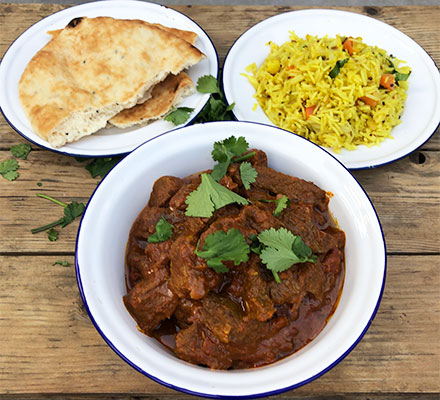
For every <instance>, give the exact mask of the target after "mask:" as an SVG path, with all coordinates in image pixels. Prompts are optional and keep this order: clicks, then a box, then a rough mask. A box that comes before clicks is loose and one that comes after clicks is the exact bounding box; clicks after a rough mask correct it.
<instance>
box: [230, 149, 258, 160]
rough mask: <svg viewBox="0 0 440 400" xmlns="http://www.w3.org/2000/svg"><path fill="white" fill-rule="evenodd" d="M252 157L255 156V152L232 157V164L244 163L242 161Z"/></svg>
mask: <svg viewBox="0 0 440 400" xmlns="http://www.w3.org/2000/svg"><path fill="white" fill-rule="evenodd" d="M254 155H255V151H252V152H250V153H248V154H245V155H244V156H241V157H234V158H233V159H232V162H240V161H244V160H249V158H252V157H253V156H254Z"/></svg>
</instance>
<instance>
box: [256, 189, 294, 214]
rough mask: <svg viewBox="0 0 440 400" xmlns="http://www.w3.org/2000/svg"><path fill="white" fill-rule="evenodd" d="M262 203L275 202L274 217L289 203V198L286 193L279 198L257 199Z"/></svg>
mask: <svg viewBox="0 0 440 400" xmlns="http://www.w3.org/2000/svg"><path fill="white" fill-rule="evenodd" d="M258 201H261V202H262V203H275V210H274V212H273V215H274V216H275V217H279V216H280V214H281V212H282V211H283V210H284V209H285V208H286V207H288V206H289V205H290V199H289V198H288V197H287V196H286V195H284V194H283V195H282V196H281V197H279V198H276V199H273V200H270V199H259V200H258Z"/></svg>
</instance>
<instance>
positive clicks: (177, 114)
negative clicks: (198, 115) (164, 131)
mask: <svg viewBox="0 0 440 400" xmlns="http://www.w3.org/2000/svg"><path fill="white" fill-rule="evenodd" d="M193 111H194V108H190V107H177V108H176V109H175V110H173V111H171V112H170V113H169V114H168V115H167V116H166V117H165V118H164V119H165V121H168V122H172V123H173V124H174V125H181V124H184V123H185V122H186V121H188V119H189V117H190V115H191V113H192V112H193Z"/></svg>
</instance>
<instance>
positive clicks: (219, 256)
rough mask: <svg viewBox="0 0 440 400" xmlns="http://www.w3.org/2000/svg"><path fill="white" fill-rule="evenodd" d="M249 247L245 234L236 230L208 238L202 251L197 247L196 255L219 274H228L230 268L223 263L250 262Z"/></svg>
mask: <svg viewBox="0 0 440 400" xmlns="http://www.w3.org/2000/svg"><path fill="white" fill-rule="evenodd" d="M249 251H250V249H249V245H248V244H247V243H246V239H245V237H244V236H243V234H242V233H241V232H240V231H239V230H238V229H235V228H232V229H229V230H228V232H226V233H225V232H224V231H217V232H214V233H211V234H210V235H208V236H206V239H205V243H204V245H203V248H202V249H201V250H199V249H198V246H197V247H196V249H195V251H194V253H195V254H196V255H197V256H199V257H202V258H204V259H205V260H206V263H207V264H208V267H211V268H213V269H214V270H215V272H217V273H225V272H228V271H229V269H228V267H227V266H226V265H225V264H223V261H233V262H234V265H239V264H240V263H242V262H246V261H247V260H248V258H249V257H248V254H249Z"/></svg>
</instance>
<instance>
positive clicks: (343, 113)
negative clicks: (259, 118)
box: [243, 32, 411, 152]
mask: <svg viewBox="0 0 440 400" xmlns="http://www.w3.org/2000/svg"><path fill="white" fill-rule="evenodd" d="M268 44H269V45H270V54H269V55H268V56H267V58H266V59H265V60H264V62H263V64H262V65H261V66H260V67H259V68H258V67H257V65H256V64H255V63H253V64H251V65H249V66H248V67H247V68H246V71H247V74H243V75H245V76H246V77H247V78H248V79H249V81H250V83H251V84H252V85H253V87H254V88H255V91H256V93H255V95H254V96H255V98H256V100H257V102H258V104H259V105H260V107H261V108H262V109H263V110H264V112H265V113H266V115H267V116H268V118H269V119H270V120H271V121H272V123H274V124H275V125H277V126H279V127H281V128H283V129H286V130H288V131H291V132H294V133H296V134H298V135H301V136H303V137H305V138H307V139H309V140H311V141H312V142H314V143H316V144H318V145H320V146H324V147H329V148H331V149H333V150H334V151H335V152H340V151H341V149H342V148H345V149H348V150H353V149H355V148H356V146H358V145H366V146H373V145H379V144H380V143H381V142H382V141H383V140H384V139H385V138H391V137H392V136H391V130H392V129H393V127H395V126H396V125H398V124H399V123H400V119H399V118H400V115H401V113H402V111H403V107H404V104H405V100H406V91H407V89H408V82H407V78H408V77H409V75H410V73H411V71H410V68H409V67H399V65H400V64H401V63H403V61H401V60H398V59H396V58H394V57H393V56H391V55H387V53H386V51H385V50H382V49H380V48H378V47H373V46H368V45H366V44H365V43H363V42H362V38H352V37H348V38H346V37H343V36H339V35H337V36H336V37H335V38H328V37H327V36H325V37H323V38H318V37H316V36H310V35H307V36H306V37H305V39H302V38H299V37H298V36H297V35H295V33H294V32H290V41H288V42H285V43H283V44H282V45H281V46H278V45H277V44H275V43H273V42H269V43H268Z"/></svg>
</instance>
